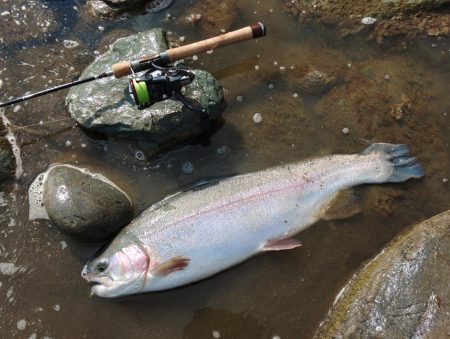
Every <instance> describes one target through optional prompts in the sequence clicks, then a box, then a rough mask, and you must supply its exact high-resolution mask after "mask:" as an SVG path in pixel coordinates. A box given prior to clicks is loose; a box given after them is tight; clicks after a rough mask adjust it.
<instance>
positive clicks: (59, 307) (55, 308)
mask: <svg viewBox="0 0 450 339" xmlns="http://www.w3.org/2000/svg"><path fill="white" fill-rule="evenodd" d="M53 309H54V310H55V311H56V312H59V310H60V309H61V306H59V305H58V304H56V305H53Z"/></svg>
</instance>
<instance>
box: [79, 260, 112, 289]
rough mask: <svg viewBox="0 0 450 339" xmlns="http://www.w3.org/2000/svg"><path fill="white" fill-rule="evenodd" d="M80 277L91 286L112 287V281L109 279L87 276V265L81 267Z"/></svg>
mask: <svg viewBox="0 0 450 339" xmlns="http://www.w3.org/2000/svg"><path fill="white" fill-rule="evenodd" d="M81 277H82V278H83V279H84V280H86V281H87V282H89V283H92V285H93V286H96V285H103V286H105V287H112V286H113V285H114V281H113V280H112V279H111V278H109V277H91V276H89V272H88V269H87V265H86V266H84V267H83V270H82V271H81Z"/></svg>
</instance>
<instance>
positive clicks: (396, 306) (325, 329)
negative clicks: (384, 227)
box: [315, 210, 450, 338]
mask: <svg viewBox="0 0 450 339" xmlns="http://www.w3.org/2000/svg"><path fill="white" fill-rule="evenodd" d="M449 276H450V210H449V211H446V212H443V213H441V214H439V215H437V216H434V217H433V218H431V219H428V220H425V221H423V222H422V223H420V224H418V225H415V226H414V227H412V228H410V229H409V230H408V231H407V232H405V233H404V234H401V235H400V236H399V237H398V238H397V239H396V240H394V241H393V242H392V243H391V244H390V245H388V246H387V247H386V248H385V249H384V250H383V251H382V252H381V253H380V254H379V255H378V256H376V257H375V258H374V259H373V260H372V261H371V262H369V263H368V264H367V265H366V266H365V267H364V268H363V269H362V270H361V271H360V272H359V273H357V274H356V275H355V276H354V277H353V278H352V279H351V280H350V282H349V283H348V284H347V285H346V286H345V287H344V289H343V290H342V291H341V293H340V294H339V296H338V298H337V300H336V302H335V304H334V305H333V307H332V309H331V311H330V312H329V314H328V317H327V319H326V320H325V321H324V322H323V323H322V324H321V326H320V328H319V330H318V332H317V333H316V335H315V337H316V338H424V337H426V338H446V337H447V336H448V334H449V333H450V304H449V302H448V301H449V300H450V283H449Z"/></svg>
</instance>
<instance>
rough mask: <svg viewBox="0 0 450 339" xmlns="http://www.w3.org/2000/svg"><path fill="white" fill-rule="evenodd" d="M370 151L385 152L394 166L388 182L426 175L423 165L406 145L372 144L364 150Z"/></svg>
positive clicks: (387, 158) (366, 152) (368, 152)
mask: <svg viewBox="0 0 450 339" xmlns="http://www.w3.org/2000/svg"><path fill="white" fill-rule="evenodd" d="M370 153H381V154H385V155H386V160H387V161H389V162H390V163H391V165H392V166H393V172H392V174H391V175H390V176H389V177H388V178H387V179H386V182H402V181H406V180H408V179H411V178H422V177H423V176H424V171H423V167H422V165H420V164H419V163H417V159H416V158H415V157H411V156H410V154H409V148H408V146H406V145H393V144H386V143H377V144H372V145H370V146H369V147H367V148H366V149H365V150H364V152H363V154H370Z"/></svg>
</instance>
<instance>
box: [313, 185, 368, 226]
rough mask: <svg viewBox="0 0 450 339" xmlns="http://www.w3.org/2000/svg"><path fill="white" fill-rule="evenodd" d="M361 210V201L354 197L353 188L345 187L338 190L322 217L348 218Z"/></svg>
mask: <svg viewBox="0 0 450 339" xmlns="http://www.w3.org/2000/svg"><path fill="white" fill-rule="evenodd" d="M361 211H362V208H361V202H360V201H359V199H358V198H357V197H356V195H355V193H354V192H353V190H352V189H346V190H343V191H341V192H339V193H338V194H337V195H336V197H335V198H334V199H333V200H332V201H331V202H330V204H329V205H328V208H327V210H326V212H325V214H324V215H323V217H322V219H324V220H336V219H345V218H350V217H351V216H353V215H355V214H358V213H360V212H361Z"/></svg>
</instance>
